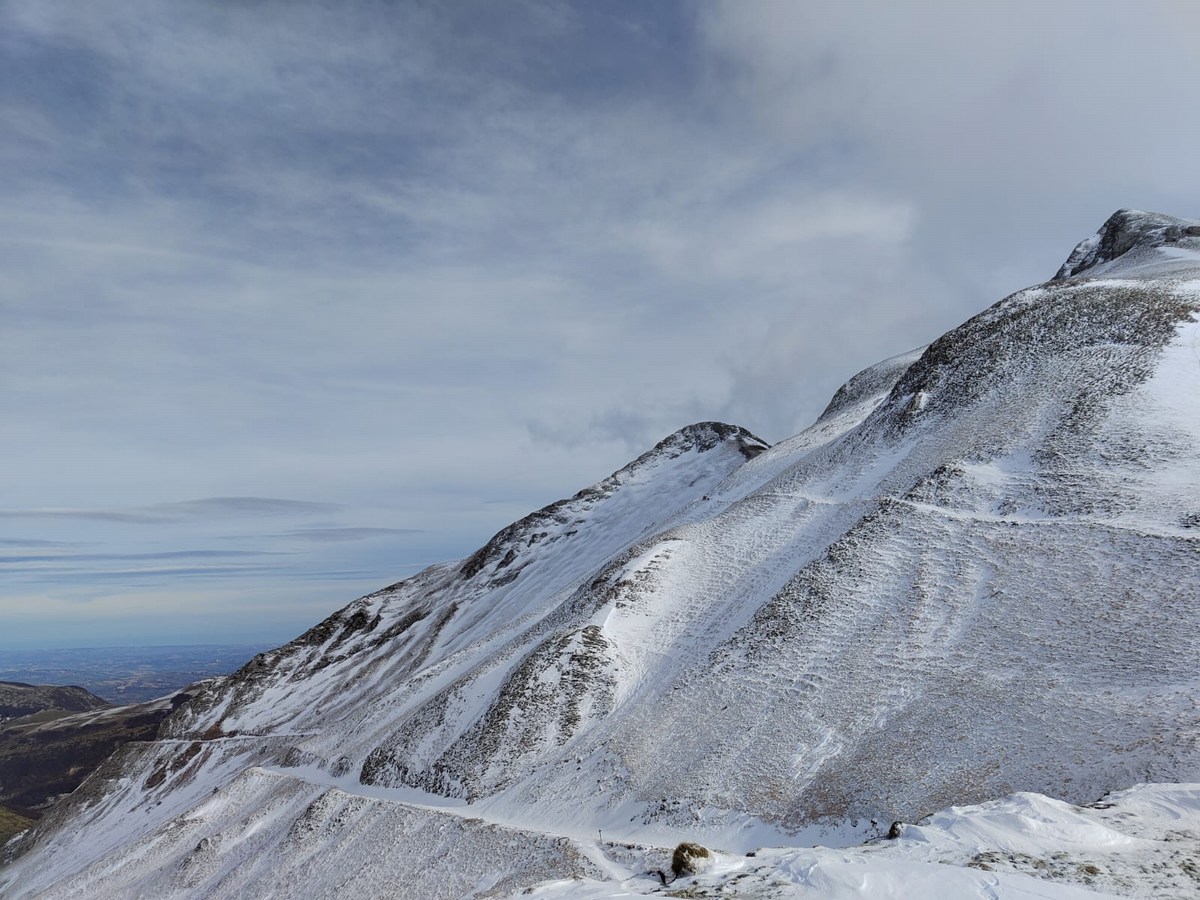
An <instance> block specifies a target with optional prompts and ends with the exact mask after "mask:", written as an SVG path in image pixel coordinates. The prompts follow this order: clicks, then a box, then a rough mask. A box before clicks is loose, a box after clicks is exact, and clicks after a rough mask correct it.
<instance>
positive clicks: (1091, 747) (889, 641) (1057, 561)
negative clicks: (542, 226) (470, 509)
mask: <svg viewBox="0 0 1200 900" xmlns="http://www.w3.org/2000/svg"><path fill="white" fill-rule="evenodd" d="M1198 229H1200V223H1195V222H1190V221H1186V220H1178V219H1170V218H1168V217H1164V216H1158V215H1154V214H1149V213H1138V212H1133V211H1127V210H1125V211H1121V212H1119V213H1117V214H1116V215H1114V216H1113V217H1112V218H1111V219H1110V220H1109V221H1108V222H1107V223H1106V224H1105V226H1104V227H1103V228H1102V229H1101V232H1100V233H1099V234H1098V235H1097V236H1096V237H1095V238H1092V239H1089V240H1088V241H1085V242H1083V243H1082V244H1080V246H1079V247H1078V248H1077V249H1076V250H1075V252H1074V253H1072V255H1071V258H1070V259H1069V260H1068V262H1067V263H1066V264H1064V266H1063V268H1062V269H1061V270H1060V272H1059V274H1058V276H1056V278H1055V279H1054V280H1052V281H1051V282H1047V283H1046V284H1044V285H1041V286H1038V287H1034V288H1030V289H1028V290H1025V291H1021V292H1019V293H1017V294H1014V295H1012V296H1011V297H1008V298H1006V299H1005V300H1002V301H1001V302H999V303H998V304H996V305H995V306H993V307H991V308H990V309H988V310H985V311H984V312H983V313H981V314H979V315H978V316H976V317H974V318H973V319H971V320H969V321H968V322H966V323H964V324H963V325H962V326H960V327H959V328H957V329H955V330H953V331H951V332H949V333H948V334H946V335H944V336H943V337H941V338H939V339H938V340H937V341H935V342H934V343H932V344H931V345H929V346H928V347H927V348H924V349H923V350H920V351H915V352H914V353H911V354H907V355H904V356H902V357H897V358H895V359H893V360H889V361H887V362H885V363H881V364H880V365H879V366H876V367H873V368H872V369H870V370H867V371H866V372H864V373H861V374H860V375H859V376H856V377H855V378H854V379H852V380H851V381H850V382H848V383H847V385H846V386H845V387H844V388H843V389H842V390H841V391H839V392H838V394H837V395H836V396H835V398H834V399H833V401H832V402H831V403H830V406H829V408H828V409H827V410H826V411H825V412H824V413H823V414H822V416H821V418H820V419H818V421H817V422H816V423H815V424H814V425H813V427H812V428H810V429H809V430H808V431H806V432H804V433H803V434H801V435H798V436H796V437H795V438H793V439H791V440H788V441H785V442H783V443H781V444H779V445H776V446H775V447H772V448H770V449H767V448H766V447H765V445H764V444H763V443H762V442H761V441H758V440H757V439H756V438H754V437H753V436H752V435H750V434H749V433H748V432H745V431H743V430H741V429H735V428H732V427H730V426H720V425H714V424H711V423H709V424H705V425H701V426H693V427H691V428H689V429H684V431H682V432H680V433H678V434H676V435H673V436H672V437H671V438H668V439H667V440H666V441H664V442H663V443H662V444H660V445H659V446H658V447H656V448H655V449H654V450H652V451H651V452H650V453H648V454H646V455H645V456H643V457H641V458H639V459H638V460H637V461H635V462H634V463H632V464H631V465H630V466H628V467H626V468H625V469H622V470H621V471H620V472H617V473H615V474H614V475H613V476H611V477H610V478H609V479H606V480H605V481H604V482H601V483H600V484H598V485H597V486H596V487H594V488H592V489H589V490H587V491H584V492H581V493H580V494H578V495H576V497H574V498H572V499H570V500H567V501H562V502H560V503H558V504H554V505H552V506H550V507H547V508H546V509H544V510H541V511H539V512H537V513H534V514H532V515H531V516H529V517H527V518H526V519H523V520H522V521H521V522H518V523H515V524H514V525H513V526H510V527H509V528H507V529H505V530H504V531H502V532H500V533H499V534H498V535H497V536H496V537H495V538H493V540H492V541H490V542H489V543H488V544H487V546H485V547H484V548H483V549H482V550H480V551H479V553H477V554H475V555H474V556H472V557H470V558H469V559H468V560H466V561H464V562H461V563H457V564H453V565H446V566H437V567H434V568H431V569H429V570H427V571H425V572H423V573H421V574H420V575H418V576H416V577H414V578H412V579H409V580H407V581H404V582H401V583H399V584H397V585H393V586H391V587H389V588H387V589H385V590H383V591H380V592H378V593H376V594H372V595H370V596H368V597H364V598H362V599H361V600H358V601H356V602H355V603H352V604H351V605H350V606H348V607H346V608H345V609H344V610H342V611H341V612H339V613H337V614H335V615H334V616H332V617H331V618H330V619H328V620H326V621H325V622H323V623H321V624H320V625H318V626H317V627H315V628H314V629H312V630H311V631H309V632H308V633H306V634H305V635H303V636H302V637H300V638H298V639H297V640H296V641H294V642H292V643H291V644H289V645H287V646H286V647H283V648H280V649H279V650H276V651H272V652H270V653H267V654H262V655H260V656H259V657H257V658H256V659H255V660H254V661H253V662H252V663H251V664H250V665H248V666H247V667H245V668H244V669H243V670H241V671H240V672H239V673H237V674H236V675H234V676H232V677H230V678H228V679H221V680H215V681H213V682H212V683H211V684H210V685H209V686H208V688H207V689H206V690H204V691H202V692H201V693H200V694H199V695H198V696H197V697H196V698H195V699H194V700H193V701H192V702H191V703H189V704H188V705H186V706H185V707H183V708H182V709H180V710H179V711H178V712H177V713H175V714H174V715H173V716H172V717H171V719H169V720H168V722H167V723H166V724H165V725H164V728H163V731H162V733H161V739H160V740H159V741H158V742H156V743H154V744H147V745H143V746H140V747H130V748H127V749H126V750H125V751H122V753H121V754H118V757H116V758H114V759H113V760H111V761H110V763H109V765H108V767H107V769H106V770H104V771H102V772H101V773H98V775H97V776H95V777H94V778H93V779H92V780H91V781H90V782H89V783H88V784H86V785H85V786H84V787H83V788H82V789H81V790H80V791H79V792H77V794H76V796H75V797H74V798H73V801H74V802H73V803H72V804H69V805H64V806H63V807H62V808H61V809H60V810H59V811H58V812H57V813H56V815H55V817H54V821H48V822H46V823H44V824H43V825H42V826H41V827H39V829H37V831H35V832H34V833H33V834H32V835H31V836H29V837H27V838H25V839H24V840H23V841H22V842H21V843H20V844H19V845H18V848H17V849H18V850H23V851H24V852H25V853H26V855H25V856H24V857H23V858H21V859H19V860H18V861H17V862H16V863H15V864H14V866H13V867H12V868H11V869H10V870H9V872H7V873H5V874H3V875H0V879H7V881H6V882H5V881H2V880H0V886H2V885H3V884H7V885H8V886H9V889H12V890H15V889H16V888H15V886H16V885H20V891H19V892H18V895H20V894H21V893H22V892H23V893H31V894H32V893H36V892H37V891H38V890H41V889H43V888H45V887H47V886H49V885H55V888H54V891H55V893H56V894H59V895H62V896H69V895H71V894H72V893H73V892H78V893H79V894H80V895H84V894H88V895H95V894H96V893H104V892H105V891H108V892H115V891H133V892H141V893H150V894H156V895H163V896H166V895H188V894H192V895H197V896H198V895H204V896H224V895H228V894H230V893H232V892H234V891H235V890H236V889H242V888H244V887H245V886H247V885H250V886H251V888H250V889H251V890H252V891H253V892H255V893H267V892H270V891H275V892H277V893H278V894H279V895H281V896H289V895H291V894H289V893H288V887H287V885H289V884H292V883H294V879H295V878H296V877H298V876H300V875H303V877H304V878H305V879H307V880H306V881H305V884H306V888H314V886H316V888H315V889H316V890H317V892H320V890H321V887H320V886H321V885H324V886H325V888H326V889H328V890H336V889H339V885H341V884H342V882H341V881H339V880H338V879H339V878H342V879H346V878H349V877H350V873H357V874H356V875H355V876H354V877H355V878H358V879H360V880H359V881H358V882H356V883H358V884H360V885H363V886H366V887H367V888H370V889H371V890H376V889H377V885H379V884H382V883H384V882H385V881H386V880H387V879H389V878H407V879H413V878H416V879H417V881H416V882H415V883H416V884H418V885H419V890H415V891H414V895H416V896H459V895H461V894H462V893H464V892H466V893H472V892H473V893H476V894H480V895H482V894H486V893H488V892H489V891H499V890H501V885H502V886H503V889H504V890H515V889H516V888H517V887H519V886H520V885H522V884H528V883H531V882H532V881H535V880H537V878H547V877H572V876H587V877H596V874H595V873H596V872H599V873H600V874H601V876H603V875H604V874H605V873H606V872H609V871H610V870H611V868H612V866H613V859H614V858H615V855H619V851H618V849H617V848H616V847H614V845H612V844H605V845H603V846H604V847H605V848H606V850H605V853H601V850H600V845H598V844H597V843H596V841H595V836H596V832H597V831H599V830H602V831H603V833H604V834H605V835H606V836H608V838H609V839H610V840H613V839H615V840H618V841H629V842H632V841H635V840H636V841H650V842H658V843H674V842H675V841H677V840H680V839H684V838H687V839H701V840H705V841H710V842H715V843H717V844H718V845H720V846H724V847H726V848H729V849H732V850H744V849H749V848H750V847H753V846H756V845H757V844H760V843H764V842H775V843H780V842H785V841H788V840H789V839H790V838H789V836H796V835H799V834H801V833H803V834H804V835H805V836H804V840H805V841H807V842H809V843H811V840H809V838H812V837H815V836H817V835H818V834H824V836H825V839H827V840H829V839H837V840H842V841H847V840H853V839H854V837H855V835H863V834H867V833H872V832H873V831H875V830H876V829H880V828H886V825H887V823H889V822H891V821H892V820H894V819H902V820H908V821H913V820H914V819H916V818H919V817H920V816H921V815H923V814H924V813H926V812H928V811H930V810H933V809H936V808H938V807H941V806H946V805H950V804H962V803H971V802H978V801H982V800H986V799H989V798H993V797H998V796H1003V795H1006V794H1009V793H1011V792H1013V791H1038V792H1041V793H1047V794H1051V795H1054V796H1058V797H1062V798H1064V799H1066V800H1068V801H1072V802H1086V801H1089V800H1093V799H1095V798H1096V797H1098V796H1100V795H1101V794H1103V793H1105V792H1106V791H1109V790H1112V789H1116V788H1122V787H1126V786H1128V785H1129V784H1132V783H1134V782H1138V781H1145V780H1162V781H1168V780H1195V779H1196V778H1198V777H1200V727H1198V722H1200V709H1198V708H1197V702H1196V697H1197V696H1198V692H1197V688H1198V687H1200V671H1198V667H1197V660H1198V659H1200V607H1198V606H1197V604H1196V602H1195V598H1196V596H1197V590H1198V588H1200V556H1198V554H1197V550H1198V549H1200V449H1198V448H1200V349H1198V348H1200V318H1198V315H1197V313H1198V311H1200V230H1198ZM385 833H386V834H387V835H389V837H388V838H387V841H388V842H390V841H392V840H394V839H395V840H398V839H399V838H398V836H400V835H405V836H407V837H406V838H405V840H406V841H407V840H409V839H410V838H411V839H413V840H416V838H415V837H413V836H415V835H429V834H433V833H438V834H442V833H445V834H447V835H449V836H447V837H445V839H444V840H441V841H440V842H436V841H435V842H433V843H429V842H428V841H425V839H424V838H422V839H421V841H422V842H420V843H419V846H420V847H421V848H424V849H422V850H421V853H424V854H426V855H425V856H421V853H418V854H415V855H414V854H407V851H406V852H405V853H399V854H396V855H385V857H384V858H380V854H379V850H380V838H379V835H380V834H385ZM564 836H565V837H566V838H569V839H570V840H567V841H566V842H565V843H564ZM796 839H797V840H798V838H796ZM332 846H336V847H337V848H338V856H337V857H336V860H334V859H333V858H330V857H326V858H324V860H323V862H321V863H319V864H318V862H317V861H316V856H314V854H316V853H317V850H316V849H315V848H320V847H326V848H328V847H332ZM387 846H389V847H391V846H392V845H391V844H390V843H388V844H387ZM413 846H417V844H414V845H413ZM426 851H427V852H426ZM489 854H491V855H489ZM106 855H116V857H117V858H119V859H124V860H127V861H128V865H126V866H124V867H122V868H118V869H114V868H113V867H112V865H110V864H108V863H101V860H102V859H103V858H104V857H105V856H106ZM493 857H494V858H496V859H503V860H505V862H504V863H503V864H501V863H499V862H497V863H495V864H494V865H493V864H491V863H489V864H487V865H484V864H483V863H480V862H478V860H481V859H493ZM421 859H425V861H426V862H425V863H424V865H433V864H434V862H436V865H437V866H440V867H441V868H439V869H438V871H439V872H441V873H442V874H440V875H438V876H437V877H436V878H435V877H432V876H431V877H424V876H421V875H420V874H419V873H420V867H421V865H423V863H421ZM366 860H370V861H371V865H370V867H369V873H366V872H365V870H360V869H359V868H358V866H359V865H360V862H356V861H366ZM431 860H433V861H434V862H431ZM363 864H364V865H365V863H363ZM488 865H491V866H492V868H488ZM321 866H324V868H321ZM447 866H449V867H450V869H454V868H455V867H458V869H461V870H462V871H461V872H457V873H456V874H455V876H454V878H455V879H458V875H462V879H465V881H464V880H461V879H459V880H453V879H452V880H447V879H449V878H450V869H447V868H446V867H447ZM479 867H482V868H479ZM534 873H536V874H537V878H535V877H534ZM493 876H494V877H493ZM471 878H476V879H477V881H476V882H471ZM362 879H366V880H362ZM371 879H377V880H371ZM464 883H475V884H476V885H477V886H476V887H475V888H469V889H468V888H463V887H462V885H463V884H464ZM456 892H457V893H456Z"/></svg>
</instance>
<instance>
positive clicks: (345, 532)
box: [281, 527, 422, 544]
mask: <svg viewBox="0 0 1200 900" xmlns="http://www.w3.org/2000/svg"><path fill="white" fill-rule="evenodd" d="M421 533H422V529H419V528H367V527H358V528H355V527H344V528H306V529H303V530H301V531H289V532H287V533H286V534H284V535H281V537H287V538H297V539H299V540H302V541H312V542H313V543H318V544H321V543H341V542H343V541H365V540H371V539H373V538H380V537H390V536H391V535H400V534H421Z"/></svg>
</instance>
